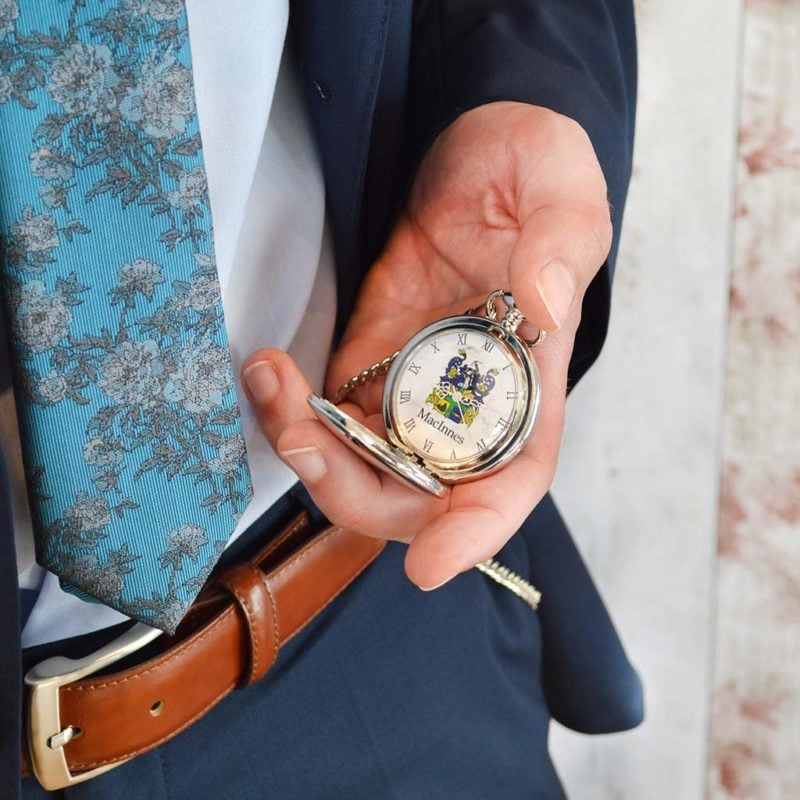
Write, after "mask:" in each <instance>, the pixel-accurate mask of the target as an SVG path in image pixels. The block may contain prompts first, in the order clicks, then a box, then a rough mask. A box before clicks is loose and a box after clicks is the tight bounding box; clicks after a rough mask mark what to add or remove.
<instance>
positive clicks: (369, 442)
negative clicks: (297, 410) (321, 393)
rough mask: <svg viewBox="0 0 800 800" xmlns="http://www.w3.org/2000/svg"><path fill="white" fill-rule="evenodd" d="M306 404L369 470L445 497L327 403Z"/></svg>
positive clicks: (407, 461) (407, 460)
mask: <svg viewBox="0 0 800 800" xmlns="http://www.w3.org/2000/svg"><path fill="white" fill-rule="evenodd" d="M308 404H309V405H310V406H311V408H312V409H313V410H314V413H315V414H316V415H317V416H318V417H319V418H320V419H321V420H322V422H323V423H324V424H325V425H326V427H328V428H329V429H330V430H331V431H333V432H334V433H335V434H336V435H337V436H338V437H339V438H340V439H341V440H342V441H343V442H344V443H345V444H346V445H347V446H348V447H349V448H350V449H351V450H354V451H355V452H356V453H358V454H359V455H360V456H361V457H362V458H364V459H365V460H366V461H369V462H370V464H372V465H373V466H376V467H378V468H379V469H382V470H383V471H384V472H388V473H389V474H390V475H392V476H394V477H396V478H399V479H400V480H401V481H402V482H403V483H405V484H406V485H408V486H411V488H412V489H418V490H419V489H421V490H422V491H424V492H427V493H428V494H433V495H436V496H437V497H445V496H446V495H447V489H446V488H445V486H444V485H443V484H441V483H440V482H439V481H438V480H436V478H434V477H433V475H431V474H430V472H428V471H427V470H426V469H425V468H424V467H422V466H420V465H419V464H418V463H416V462H415V461H413V460H412V457H411V456H409V455H407V454H406V453H404V452H403V451H402V450H400V449H399V448H397V447H393V446H392V445H390V444H389V443H388V442H387V441H386V440H384V439H381V437H380V436H377V435H376V434H374V433H373V432H372V431H371V430H370V429H369V428H367V427H366V426H365V425H362V424H361V423H360V422H358V421H357V420H354V419H353V418H352V417H351V416H349V415H347V414H345V413H344V412H343V411H342V410H341V409H340V408H338V407H337V406H335V405H333V403H331V402H329V401H328V400H325V399H323V398H322V397H318V396H317V395H315V394H310V395H309V396H308Z"/></svg>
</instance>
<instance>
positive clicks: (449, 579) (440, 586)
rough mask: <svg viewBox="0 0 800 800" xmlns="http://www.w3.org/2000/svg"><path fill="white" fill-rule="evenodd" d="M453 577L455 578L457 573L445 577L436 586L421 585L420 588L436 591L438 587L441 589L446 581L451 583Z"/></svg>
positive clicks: (425, 590) (424, 590) (426, 590)
mask: <svg viewBox="0 0 800 800" xmlns="http://www.w3.org/2000/svg"><path fill="white" fill-rule="evenodd" d="M453 578H455V575H451V576H450V577H449V578H445V579H444V580H443V581H442V582H441V583H437V584H436V585H435V586H420V587H419V588H420V589H422V591H423V592H435V591H436V590H437V589H441V588H442V586H444V585H445V584H446V583H450V581H451V580H453Z"/></svg>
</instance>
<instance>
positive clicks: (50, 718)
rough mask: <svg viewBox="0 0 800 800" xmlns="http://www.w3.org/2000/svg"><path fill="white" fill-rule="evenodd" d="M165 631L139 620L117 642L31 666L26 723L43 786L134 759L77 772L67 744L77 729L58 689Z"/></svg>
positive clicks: (85, 778)
mask: <svg viewBox="0 0 800 800" xmlns="http://www.w3.org/2000/svg"><path fill="white" fill-rule="evenodd" d="M161 633H162V631H160V630H158V629H156V628H151V627H150V626H149V625H145V624H143V623H141V622H139V623H137V624H136V625H134V626H132V627H131V628H128V630H127V631H125V633H123V634H122V635H121V636H120V637H119V638H117V639H115V640H114V641H113V642H110V643H109V644H107V645H105V646H104V647H101V648H100V649H99V650H96V651H95V652H94V653H90V654H89V655H88V656H85V657H84V658H80V659H72V658H66V657H65V656H54V657H53V658H48V659H46V660H45V661H42V662H41V663H39V664H37V665H36V666H35V667H32V668H31V669H30V670H29V671H28V673H27V674H26V675H25V684H26V685H27V686H28V687H29V691H28V709H27V710H28V719H27V722H28V724H27V726H26V728H27V735H28V753H29V755H30V760H31V770H32V771H33V774H34V775H35V776H36V779H37V780H38V781H39V783H40V784H41V785H42V787H43V788H45V789H47V790H48V791H54V790H56V789H64V788H66V787H68V786H74V785H75V784H76V783H83V781H88V780H91V779H92V778H96V777H97V776H98V775H102V774H103V773H104V772H108V771H109V770H112V769H114V767H118V766H119V765H120V764H124V763H125V761H129V760H130V759H127V758H126V759H124V760H122V761H117V762H115V763H114V764H104V765H103V766H102V767H97V768H96V769H92V770H88V771H87V772H81V773H78V774H77V775H73V774H72V772H70V769H69V765H68V764H67V757H66V755H65V754H64V746H65V745H66V744H68V743H69V742H70V741H71V740H72V739H73V738H74V736H75V733H76V729H75V728H74V727H73V726H71V725H67V726H66V727H64V726H63V725H62V722H61V709H60V703H59V690H60V689H61V687H62V686H66V685H67V684H70V683H73V682H74V681H77V680H80V679H81V678H85V677H86V676H87V675H92V674H93V673H95V672H99V671H100V670H101V669H104V668H105V667H107V666H109V665H110V664H113V663H114V662H115V661H119V660H120V659H122V658H125V656H128V655H130V654H131V653H135V652H136V651H137V650H139V649H141V648H142V647H144V646H145V645H146V644H149V643H150V642H152V641H153V640H154V639H156V638H157V637H158V636H160V635H161Z"/></svg>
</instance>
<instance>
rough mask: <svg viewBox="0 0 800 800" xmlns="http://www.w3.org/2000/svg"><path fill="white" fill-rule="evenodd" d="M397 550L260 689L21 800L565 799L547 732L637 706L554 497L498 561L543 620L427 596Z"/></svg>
mask: <svg viewBox="0 0 800 800" xmlns="http://www.w3.org/2000/svg"><path fill="white" fill-rule="evenodd" d="M404 551H405V547H404V546H402V545H398V544H390V545H389V546H388V547H387V549H386V551H385V552H384V553H383V555H382V556H381V557H380V558H379V559H378V561H377V562H376V563H375V564H374V565H373V566H371V567H370V568H369V569H368V570H367V572H366V573H365V574H364V575H362V576H361V577H360V578H359V580H358V581H357V582H356V583H355V584H354V585H353V586H351V587H350V588H349V589H348V590H347V591H346V592H345V593H344V594H343V595H342V596H340V597H339V598H338V599H337V600H336V601H335V602H334V603H333V604H332V605H331V606H330V607H329V608H328V609H327V610H326V611H325V612H324V613H323V614H322V615H321V616H320V617H319V618H318V619H317V620H315V621H314V622H313V623H312V624H311V625H310V626H309V627H308V628H307V629H306V630H305V631H304V632H303V633H302V634H301V635H300V636H298V637H296V638H295V639H294V640H293V641H292V642H291V643H290V644H289V645H288V646H287V647H286V648H284V650H283V651H282V653H281V655H280V658H279V660H278V662H277V664H276V666H275V667H274V669H273V670H272V671H271V672H270V673H269V674H268V675H267V677H266V678H265V679H264V680H263V681H261V682H260V683H258V684H256V685H254V686H251V687H249V688H247V689H243V690H240V691H237V692H235V693H234V694H233V695H232V696H230V697H228V698H227V699H226V700H224V701H223V702H222V703H221V704H220V705H219V706H217V707H216V708H215V709H214V710H212V711H211V712H210V713H209V714H208V715H207V716H206V717H204V718H203V719H202V720H200V721H199V722H197V723H196V724H195V725H193V726H192V727H191V728H189V729H188V730H187V731H185V732H184V733H182V734H181V735H180V736H178V737H177V738H176V739H174V740H173V741H171V742H169V743H167V744H166V745H163V746H162V747H160V748H158V749H157V750H155V751H153V752H151V753H149V754H146V755H144V756H140V757H138V758H136V759H134V760H133V761H131V762H129V763H127V764H125V765H123V766H121V767H119V768H118V769H116V770H114V771H112V772H110V773H108V774H107V775H104V776H101V777H99V778H96V779H95V780H93V781H90V782H88V783H86V784H83V785H80V786H77V787H75V788H74V789H71V790H67V791H63V792H60V793H53V794H48V793H47V792H44V791H43V790H42V789H41V788H40V787H39V786H38V785H37V784H36V782H35V781H34V780H32V779H28V780H25V781H24V782H23V791H22V797H23V798H25V800H37V799H39V798H46V797H63V798H69V800H139V798H141V799H142V800H162V799H163V800H190V799H191V800H250V798H265V800H266V799H269V800H272V799H273V798H274V799H275V800H312V799H313V800H316V799H317V798H319V799H320V800H323V799H324V800H334V798H335V799H336V800H362V799H363V800H383V799H384V798H386V799H387V800H388V798H392V800H471V799H472V798H474V799H475V800H486V799H487V798H504V800H516V798H519V800H522V798H525V799H526V800H531V799H532V798H542V799H543V800H545V799H546V800H551V799H552V800H556V798H562V797H564V794H563V790H562V788H561V786H560V783H559V780H558V777H557V775H556V772H555V770H554V768H553V765H552V763H551V761H550V758H549V755H548V752H547V734H548V727H549V723H550V719H551V716H553V715H555V716H557V717H558V718H560V719H561V720H562V721H563V722H564V723H565V724H568V725H571V726H572V727H575V728H577V729H579V730H584V731H586V732H602V731H610V730H621V729H624V728H628V727H632V726H633V725H635V724H637V723H638V722H639V720H640V719H641V714H642V695H641V686H640V683H639V680H638V678H637V676H636V673H635V672H634V671H633V669H632V668H631V666H630V664H629V663H628V660H627V658H626V656H625V654H624V651H623V650H622V647H621V645H620V644H619V641H618V639H617V637H616V635H615V633H614V630H613V628H612V627H611V623H610V621H609V619H608V616H607V615H606V613H605V610H604V609H603V606H602V603H601V602H600V600H599V598H598V597H597V594H596V592H595V590H594V587H593V585H592V583H591V580H590V579H589V576H588V574H587V573H586V571H585V569H584V567H583V564H582V562H581V560H580V558H579V556H578V555H577V552H576V551H575V549H574V546H573V545H572V542H571V539H570V537H569V534H568V533H567V531H566V529H565V527H564V525H563V523H562V521H561V519H560V517H559V516H558V513H557V511H556V510H555V506H554V505H553V504H552V502H551V501H550V499H549V498H546V499H545V500H544V501H543V502H542V503H541V504H540V505H539V507H538V508H537V509H536V511H534V513H533V515H532V516H531V517H530V519H529V520H528V521H527V523H526V525H525V526H524V528H523V529H522V531H520V533H519V534H518V535H517V536H515V537H514V538H513V539H512V540H511V542H510V543H509V544H508V545H507V546H506V548H505V549H504V551H503V552H502V554H501V556H500V557H501V559H502V560H503V562H504V563H506V564H507V565H508V566H510V567H511V568H512V569H515V570H517V571H518V572H520V573H521V574H522V575H524V576H526V577H528V578H530V579H531V580H532V581H533V582H534V583H535V584H536V585H537V586H538V587H539V588H540V589H541V590H542V592H543V600H542V604H541V607H540V610H539V612H534V611H533V610H532V609H531V608H530V607H529V606H527V605H526V604H525V603H523V602H522V601H521V600H519V599H518V598H517V597H515V596H514V595H512V594H511V593H510V592H508V591H507V590H505V589H503V588H501V587H499V586H497V585H496V584H495V583H493V582H491V581H490V580H489V579H488V578H487V577H486V576H485V575H483V574H481V573H479V572H478V571H477V570H471V571H470V572H468V573H465V574H463V575H460V576H459V577H457V578H455V579H454V580H453V581H451V582H450V583H449V584H447V585H446V586H444V587H442V588H441V589H438V590H436V591H434V592H430V593H425V592H422V591H420V590H419V589H417V588H416V587H415V586H413V585H412V584H411V583H410V582H409V581H408V580H407V579H406V578H405V576H404V573H403V556H404ZM563 581H566V582H567V583H568V584H569V585H570V586H571V591H570V593H569V594H568V595H567V596H565V594H564V592H563V588H562V590H561V591H560V592H559V591H557V587H558V585H559V583H561V585H562V587H563V583H562V582H563ZM549 587H552V591H549ZM45 649H46V648H45ZM28 655H31V654H28ZM41 655H42V653H37V654H36V656H37V657H39V656H41Z"/></svg>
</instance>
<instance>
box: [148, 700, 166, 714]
mask: <svg viewBox="0 0 800 800" xmlns="http://www.w3.org/2000/svg"><path fill="white" fill-rule="evenodd" d="M163 710H164V701H163V700H156V702H155V703H153V705H151V706H150V716H151V717H157V716H158V715H159V714H160V713H161V712H162V711H163Z"/></svg>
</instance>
